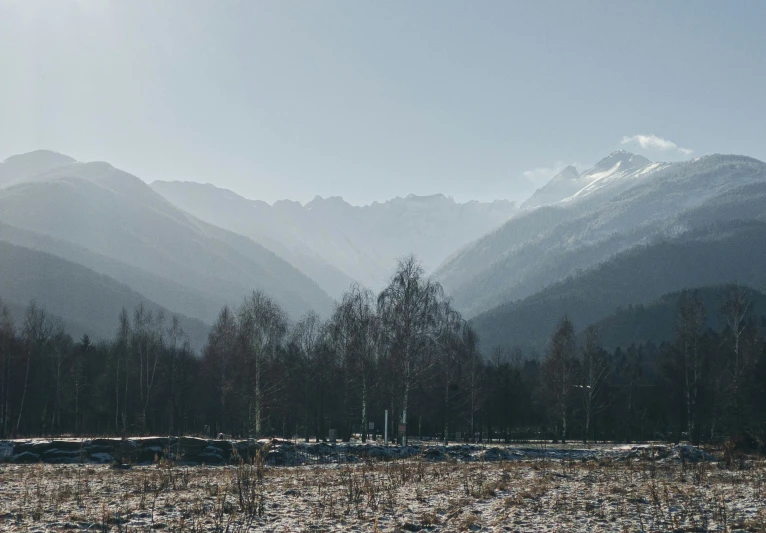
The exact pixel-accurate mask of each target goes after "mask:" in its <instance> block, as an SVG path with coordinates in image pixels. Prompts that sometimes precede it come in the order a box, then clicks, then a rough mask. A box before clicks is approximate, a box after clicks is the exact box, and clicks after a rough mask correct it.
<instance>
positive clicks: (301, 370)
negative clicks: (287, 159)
mask: <svg viewBox="0 0 766 533" xmlns="http://www.w3.org/2000/svg"><path fill="white" fill-rule="evenodd" d="M721 294H722V297H721V301H720V302H718V304H717V305H716V306H714V307H713V308H711V306H710V304H708V305H705V304H704V303H703V299H701V298H700V297H699V294H698V293H697V292H695V291H684V292H683V293H682V294H681V295H680V297H679V299H678V304H677V309H676V310H675V316H674V317H673V324H672V328H673V331H674V339H673V341H672V342H666V343H662V344H660V345H656V344H651V343H649V344H641V345H632V346H629V347H627V348H616V349H614V350H613V351H610V350H607V349H605V348H604V345H603V343H602V340H601V339H602V336H603V335H604V332H602V331H599V328H598V327H596V326H590V327H588V328H587V329H586V330H585V333H584V334H583V335H580V336H578V335H576V330H575V325H574V323H573V320H576V318H577V317H576V316H572V317H566V316H565V317H563V318H561V320H560V321H559V323H558V325H557V327H556V329H555V332H554V334H553V335H552V337H551V338H550V340H549V342H548V347H547V350H546V351H545V353H544V355H543V356H542V357H533V356H532V354H528V353H524V352H523V351H522V350H521V349H520V348H513V347H499V348H497V349H495V350H494V352H493V353H492V354H491V356H490V357H483V356H482V355H481V354H480V351H479V339H478V337H477V334H476V333H475V331H474V330H473V329H472V328H471V326H470V325H469V324H468V323H467V322H466V321H465V320H464V319H463V318H462V317H461V315H460V314H459V313H458V312H457V311H456V310H455V309H454V308H453V306H452V304H451V302H450V299H449V298H447V297H446V296H445V295H444V292H443V290H442V288H441V286H440V285H439V284H438V283H436V282H434V281H433V280H431V279H429V278H427V277H425V275H424V272H423V269H422V268H421V267H420V265H419V263H418V262H417V261H416V260H415V258H414V257H409V258H407V259H405V260H403V261H401V262H400V263H399V265H398V267H397V269H396V271H395V273H394V275H393V276H392V277H391V280H390V282H389V284H388V285H387V287H385V288H384V289H383V290H382V291H381V292H380V294H377V295H375V294H373V293H371V292H370V291H367V290H365V289H362V288H360V287H358V286H352V287H351V288H350V289H349V291H348V292H346V294H345V295H344V296H343V298H342V300H341V301H340V302H339V303H338V304H337V305H336V307H335V309H334V312H333V314H332V316H331V317H330V318H329V319H328V320H326V321H325V320H322V319H320V317H319V316H318V315H315V314H313V313H308V314H306V315H304V316H303V318H302V319H301V320H299V321H298V322H297V323H294V324H290V323H289V321H288V319H287V315H286V313H285V311H284V310H283V309H282V308H281V307H280V305H279V303H278V302H276V301H274V300H273V299H271V298H270V297H269V296H267V295H266V294H264V293H262V292H258V291H256V292H253V293H252V294H251V295H249V296H248V297H247V298H245V299H244V300H243V301H242V303H241V304H240V305H239V307H238V308H236V309H230V308H228V307H225V308H223V309H222V310H221V312H220V314H219V316H218V319H217V321H216V323H215V324H214V326H213V328H212V330H211V332H210V335H209V338H208V342H207V345H206V346H205V348H204V350H203V351H202V353H200V354H197V353H194V351H193V350H192V349H191V348H190V345H189V342H188V339H187V338H186V335H185V334H184V331H183V328H182V327H181V325H180V324H179V321H178V320H177V319H176V318H175V317H169V316H165V315H164V314H163V313H162V312H157V311H155V310H151V309H148V308H146V307H143V306H142V305H140V304H139V305H138V306H137V307H136V308H134V309H132V310H130V311H129V310H123V311H122V313H121V314H120V317H119V318H120V320H119V324H120V325H119V328H118V329H117V331H116V332H115V334H114V337H113V338H112V339H111V340H109V341H98V342H92V341H91V339H90V338H89V337H88V336H87V335H84V336H82V338H80V339H79V340H74V339H72V338H71V337H70V336H69V335H68V334H67V333H66V332H65V330H64V328H63V326H62V324H61V322H60V321H59V320H58V319H57V318H56V317H55V316H53V315H51V314H50V313H48V312H47V311H46V310H45V309H44V308H42V307H41V306H39V305H37V304H36V303H35V302H31V303H30V304H29V306H28V307H27V309H26V310H25V312H24V316H23V320H22V321H21V323H20V324H18V325H16V324H14V321H13V320H12V319H11V314H10V313H9V311H8V309H7V308H6V307H4V306H2V305H1V304H0V437H2V438H12V437H26V436H50V435H65V434H66V435H76V436H86V435H97V434H98V435H106V434H110V435H115V434H116V435H141V434H204V435H210V436H216V435H219V434H225V435H229V436H232V437H262V436H283V437H287V438H301V439H303V438H305V439H313V438H319V439H326V438H328V436H329V435H330V432H331V430H334V433H335V434H336V435H337V436H338V438H341V439H344V440H345V439H350V438H352V436H358V437H360V438H361V440H363V441H365V440H367V439H368V438H370V437H374V438H379V437H380V435H381V434H382V432H383V429H382V428H383V424H384V411H385V410H388V412H389V414H390V415H389V418H388V423H389V430H388V434H389V437H390V438H392V439H397V440H399V439H401V438H407V437H409V438H429V439H438V440H442V441H447V440H466V439H468V440H486V439H502V440H506V441H510V440H519V439H540V438H545V439H554V440H583V441H585V440H588V441H592V440H617V441H626V442H631V441H639V440H654V439H665V440H673V441H677V440H682V439H683V440H686V439H688V440H691V441H694V442H700V441H711V440H719V439H724V438H734V439H736V440H739V441H742V442H747V443H750V444H752V445H755V444H757V443H762V442H763V439H764V434H765V433H766V352H765V348H764V346H765V345H764V340H763V337H762V336H761V331H762V330H763V328H764V323H763V322H762V319H759V318H758V317H757V316H756V315H755V313H754V312H753V306H752V300H751V293H750V292H748V291H747V290H744V289H743V288H742V287H740V286H736V285H733V286H729V287H726V288H725V289H724V290H722V291H721ZM712 314H715V315H716V316H717V318H718V319H717V320H716V321H715V323H716V324H719V325H720V327H718V328H715V329H714V328H711V327H709V325H708V324H710V321H709V320H708V318H709V316H711V315H712Z"/></svg>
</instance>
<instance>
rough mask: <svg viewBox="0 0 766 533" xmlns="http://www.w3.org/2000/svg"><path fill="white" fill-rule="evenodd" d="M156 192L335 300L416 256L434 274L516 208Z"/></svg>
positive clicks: (162, 186) (189, 187)
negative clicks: (286, 265)
mask: <svg viewBox="0 0 766 533" xmlns="http://www.w3.org/2000/svg"><path fill="white" fill-rule="evenodd" d="M152 188H153V189H154V190H155V191H156V192H158V193H159V194H161V195H162V196H164V197H165V198H166V199H167V200H168V201H170V202H171V203H173V204H174V205H176V206H177V207H179V208H180V209H183V210H184V211H186V212H188V213H191V214H192V215H194V216H195V217H197V218H199V219H201V220H204V221H206V222H209V223H210V224H214V225H216V226H219V227H222V228H225V229H228V230H230V231H234V232H237V233H239V234H242V235H245V236H247V237H250V238H251V239H253V240H254V241H256V242H258V243H260V244H262V245H263V246H265V247H267V248H269V249H271V250H274V252H276V253H277V254H279V255H280V256H281V257H283V258H285V259H286V260H288V261H290V262H291V263H292V264H293V265H295V266H296V267H297V268H299V269H300V270H301V271H303V272H305V273H306V274H307V275H308V276H310V277H311V278H312V279H313V280H315V281H316V282H317V283H318V284H319V285H320V286H321V287H322V288H323V289H325V291H327V292H328V293H329V294H330V295H332V296H333V297H339V296H340V295H341V294H342V293H343V291H345V290H346V289H348V287H349V285H350V283H351V282H353V281H356V282H359V283H360V284H362V285H364V286H366V287H368V288H370V289H373V290H375V291H377V290H380V289H381V288H382V287H383V286H384V285H385V283H386V282H387V280H388V277H389V276H390V275H391V273H392V271H393V269H394V267H395V266H396V260H397V259H399V258H401V257H403V256H405V255H407V254H410V253H416V254H417V256H418V259H419V260H420V261H421V262H422V263H423V267H424V268H425V269H426V270H427V271H433V270H434V269H435V268H436V267H437V266H438V265H439V264H441V263H442V262H443V261H444V260H445V259H447V257H448V255H449V254H450V253H452V251H454V250H455V249H457V248H459V247H461V246H464V245H466V244H468V243H470V242H471V241H473V240H475V239H477V238H478V237H480V236H482V235H484V234H485V233H487V232H488V231H490V230H492V229H494V228H496V227H497V226H499V225H500V224H502V223H503V222H505V221H506V220H508V219H509V218H510V217H511V215H512V214H513V213H515V212H516V210H517V207H516V205H515V204H514V203H513V202H508V201H504V200H497V201H494V202H491V203H482V202H476V201H472V202H466V203H457V202H455V201H454V200H453V199H452V198H448V197H446V196H444V195H442V194H435V195H432V196H415V195H409V196H407V197H405V198H401V197H397V198H394V199H392V200H388V201H386V202H382V203H379V202H374V203H372V204H370V205H364V206H353V205H350V204H349V203H347V202H345V201H344V200H343V199H342V198H339V197H330V198H322V197H319V196H317V197H316V198H314V199H313V200H312V201H310V202H308V203H306V204H305V205H301V204H300V203H298V202H291V201H280V202H276V203H274V204H273V205H269V204H267V203H265V202H261V201H257V200H248V199H246V198H243V197H241V196H239V195H237V194H235V193H233V192H232V191H229V190H226V189H220V188H217V187H215V186H213V185H201V184H198V183H190V182H167V181H156V182H154V183H152Z"/></svg>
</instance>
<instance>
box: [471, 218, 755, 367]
mask: <svg viewBox="0 0 766 533" xmlns="http://www.w3.org/2000/svg"><path fill="white" fill-rule="evenodd" d="M763 265H766V224H764V223H762V222H732V223H729V224H723V225H720V226H715V227H711V228H708V229H706V230H697V231H694V232H691V233H690V234H686V235H684V236H683V237H679V238H676V239H671V240H668V241H661V242H658V243H656V244H649V245H646V246H639V247H637V248H635V249H633V250H630V251H627V252H623V253H621V254H619V255H618V256H616V257H615V258H613V259H611V260H609V261H606V262H604V263H602V264H600V265H598V266H596V267H593V268H591V269H588V270H586V271H584V272H581V273H579V274H576V275H573V276H571V277H570V278H568V279H566V280H564V281H561V282H559V283H556V284H554V285H551V286H550V287H548V288H546V289H544V290H542V291H540V292H538V293H537V294H534V295H533V296H530V297H528V298H525V299H522V300H519V301H516V302H512V303H508V304H505V305H502V306H499V307H497V308H495V309H493V310H491V311H488V312H486V313H483V314H481V315H479V316H477V317H475V318H474V319H472V324H473V325H474V327H475V328H476V330H477V332H478V333H479V336H480V338H481V344H482V351H483V352H484V353H490V352H491V351H492V350H493V349H494V348H495V347H497V346H501V345H506V346H513V345H520V346H523V347H525V348H528V349H532V350H534V351H536V352H537V353H543V351H544V350H545V347H546V342H547V340H548V338H549V337H550V335H551V333H552V332H553V330H554V328H555V326H556V322H557V320H558V319H559V318H560V317H561V316H562V315H564V314H567V315H568V316H570V317H571V318H572V320H573V321H574V323H575V325H576V326H577V327H578V328H581V329H582V328H585V327H586V326H588V325H590V324H592V323H594V322H597V321H599V320H601V319H603V318H605V317H607V316H608V315H610V314H612V313H613V312H614V311H616V310H617V308H618V307H626V306H629V305H637V304H649V303H651V302H652V301H654V300H655V299H657V298H659V297H660V296H663V295H664V294H667V293H669V292H674V291H679V290H681V289H684V288H691V287H702V286H706V285H719V284H724V283H733V282H739V283H743V284H745V285H749V286H751V287H754V288H757V289H761V288H763V287H766V269H764V268H763Z"/></svg>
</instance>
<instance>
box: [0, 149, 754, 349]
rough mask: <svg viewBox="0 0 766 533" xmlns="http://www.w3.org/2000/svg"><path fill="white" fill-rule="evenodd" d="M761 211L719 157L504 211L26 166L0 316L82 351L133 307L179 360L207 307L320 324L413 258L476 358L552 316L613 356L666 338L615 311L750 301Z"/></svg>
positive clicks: (575, 175)
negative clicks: (27, 311)
mask: <svg viewBox="0 0 766 533" xmlns="http://www.w3.org/2000/svg"><path fill="white" fill-rule="evenodd" d="M764 205H766V164H764V163H763V162H761V161H758V160H755V159H752V158H749V157H745V156H736V155H711V156H705V157H700V158H696V159H692V160H689V161H684V162H678V163H659V162H651V161H649V160H648V159H646V158H644V157H642V156H640V155H635V154H631V153H628V152H625V151H618V152H614V153H612V154H610V155H609V156H607V157H606V158H604V159H603V160H601V161H599V162H598V163H597V164H596V165H594V166H593V167H592V168H590V169H587V170H585V171H584V172H582V173H580V172H578V170H577V169H575V168H574V167H567V168H565V169H564V170H563V171H562V172H560V173H559V174H558V175H556V176H555V177H553V178H552V179H551V180H550V181H549V182H548V183H547V184H545V185H544V186H543V187H541V188H539V189H538V190H537V191H535V193H534V194H533V195H532V196H531V197H530V198H528V199H527V200H526V201H524V202H523V203H522V204H521V205H520V206H518V207H517V205H516V204H515V203H513V202H509V201H505V200H498V201H495V202H489V203H484V202H466V203H458V202H455V201H454V200H453V199H452V198H449V197H447V196H444V195H441V194H437V195H432V196H414V195H409V196H406V197H397V198H393V199H391V200H388V201H385V202H375V203H372V204H370V205H365V206H353V205H350V204H349V203H347V202H345V201H344V200H343V199H342V198H339V197H330V198H321V197H316V198H315V199H314V200H312V201H310V202H308V203H306V204H305V205H302V204H300V203H298V202H293V201H288V200H283V201H279V202H275V203H274V204H268V203H266V202H262V201H259V200H257V199H247V198H244V197H242V196H240V195H238V194H236V193H234V192H233V191H229V190H226V189H221V188H218V187H215V186H213V185H209V184H198V183H191V182H178V181H155V182H154V183H152V184H151V185H148V184H146V183H145V182H144V181H142V180H141V179H139V178H138V177H136V176H133V175H131V174H129V173H126V172H124V171H121V170H119V169H116V168H114V167H113V166H111V165H109V164H108V163H105V162H90V163H83V162H78V161H76V160H74V159H73V158H71V157H68V156H66V155H62V154H58V153H55V152H50V151H44V150H41V151H37V152H32V153H28V154H22V155H18V156H13V157H10V158H8V159H6V160H5V161H4V162H2V163H0V268H2V269H3V271H2V274H1V275H0V298H2V299H3V300H4V301H5V302H8V303H9V304H10V307H11V309H13V310H14V312H15V314H16V315H17V317H18V315H19V314H20V312H21V311H20V310H21V309H23V307H24V306H25V305H26V303H27V302H28V301H29V300H31V299H35V300H37V301H38V302H40V303H41V304H44V305H45V306H46V307H47V308H48V309H49V310H50V312H51V313H54V314H57V315H59V316H61V317H62V318H63V319H64V320H65V322H66V324H67V327H68V328H69V329H70V330H71V331H73V332H77V333H79V332H88V333H89V334H91V335H93V336H96V337H99V336H100V337H107V336H111V335H112V334H113V333H114V330H115V328H116V326H117V315H118V313H119V309H121V308H122V307H123V306H125V307H128V308H130V307H133V306H135V305H138V304H139V303H144V304H145V305H147V306H150V307H151V308H153V309H156V310H157V311H162V312H164V313H166V314H171V313H172V314H178V315H179V316H180V318H181V320H182V324H183V325H184V328H185V329H186V330H187V334H188V335H189V337H190V341H192V343H193V345H194V347H195V348H196V349H199V348H200V347H201V346H202V345H203V344H204V341H205V338H206V335H207V331H208V329H209V324H211V323H212V322H213V321H214V320H215V317H216V316H217V313H218V312H219V310H220V309H221V307H222V306H223V305H236V304H237V303H239V301H241V299H242V298H243V297H244V296H245V295H246V294H248V293H249V292H250V291H252V290H254V289H260V290H263V291H265V292H266V293H268V294H269V295H271V296H273V297H274V298H275V299H276V300H277V301H279V302H280V303H281V304H282V306H283V307H284V308H285V310H286V312H287V313H288V315H289V316H290V318H291V319H297V318H298V317H300V316H301V315H302V314H303V313H305V312H306V311H308V310H310V309H312V310H315V311H316V312H318V313H319V314H320V315H321V316H328V315H329V313H330V312H331V311H332V309H333V305H334V301H337V300H338V299H339V298H340V296H341V294H342V293H343V291H345V290H347V289H348V288H349V286H350V285H351V284H352V283H355V282H356V283H360V284H361V285H363V286H366V287H368V288H370V289H372V290H375V291H377V290H379V289H380V288H382V287H383V286H384V284H385V283H386V281H387V278H388V276H390V275H391V273H392V271H393V269H394V267H395V264H396V260H397V259H398V258H400V257H402V256H405V255H407V254H409V253H414V254H415V255H416V256H417V257H418V258H419V259H420V260H421V261H422V262H423V265H424V267H425V269H426V271H427V272H429V273H431V274H432V276H433V278H434V279H436V280H437V281H439V282H441V283H442V284H443V286H444V288H445V291H446V293H447V294H448V295H449V296H450V297H451V298H452V301H453V304H454V305H455V307H456V308H457V309H458V310H460V311H461V312H462V313H463V315H464V316H466V317H467V318H469V319H471V321H472V324H473V325H474V327H475V328H476V329H477V331H478V333H479V337H480V339H481V341H480V342H481V348H482V350H483V352H484V353H489V352H491V350H493V349H494V348H495V347H497V346H503V345H519V346H524V347H526V348H527V349H529V350H531V351H534V352H537V353H542V352H543V351H544V350H545V346H546V342H547V339H548V338H549V336H550V333H551V331H552V330H553V328H554V327H555V323H556V322H557V321H558V320H559V319H560V318H561V316H562V315H563V314H565V313H567V314H569V315H570V316H571V317H572V318H573V320H574V322H575V324H576V326H577V327H578V329H582V328H585V327H586V326H587V325H589V324H593V323H597V324H602V325H604V327H607V325H609V327H610V328H614V331H619V332H622V333H620V334H619V335H617V336H616V337H615V335H612V336H611V337H610V336H609V335H606V334H605V341H606V340H608V342H609V343H611V344H610V345H622V344H624V343H625V342H628V341H629V340H630V339H631V338H633V339H636V338H643V337H642V335H643V336H644V337H646V338H650V337H651V338H652V339H655V340H657V339H661V338H664V337H667V331H666V329H667V328H666V329H665V330H663V329H662V328H655V329H656V331H653V332H650V333H649V334H647V335H644V333H640V334H637V333H636V331H640V332H643V331H645V330H646V327H645V325H646V324H647V323H653V322H652V321H651V320H649V321H648V322H647V319H646V315H645V314H641V313H626V312H625V310H626V309H629V310H630V309H644V310H646V309H649V310H650V312H652V313H653V312H654V311H652V310H656V314H657V316H660V315H662V316H665V315H667V313H668V312H669V309H671V308H672V305H673V304H672V302H674V301H675V300H674V299H673V298H675V296H674V295H677V293H678V291H680V290H682V289H684V288H693V287H697V288H700V290H702V291H704V293H705V294H717V293H716V292H715V291H716V290H718V289H716V287H720V286H722V285H723V284H726V283H731V282H739V283H742V284H744V285H747V286H749V287H750V288H751V289H749V290H752V291H753V294H756V295H757V294H760V292H759V291H761V290H762V289H764V288H766V274H764V273H765V272H766V268H763V267H764V266H766V256H764V253H766V252H764V250H766V209H764V207H763V206H764ZM658 302H659V303H658ZM669 302H670V303H669ZM663 313H664V314H663ZM642 321H643V322H642ZM641 324H644V326H642V325H641ZM88 328H90V330H89V329H88ZM650 329H651V328H650ZM655 333H656V334H655Z"/></svg>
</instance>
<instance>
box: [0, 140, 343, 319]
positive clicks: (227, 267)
mask: <svg viewBox="0 0 766 533" xmlns="http://www.w3.org/2000/svg"><path fill="white" fill-rule="evenodd" d="M9 162H10V164H9ZM54 163H55V164H54ZM58 163H63V165H59V164H58ZM0 165H2V166H0V177H1V178H2V179H3V181H2V184H3V185H0V223H1V224H2V225H0V236H4V238H6V239H8V241H10V242H12V243H14V244H16V245H21V246H24V247H28V248H30V249H36V250H40V251H45V252H49V253H54V254H60V255H61V256H62V257H65V258H66V259H67V260H68V261H74V262H76V263H79V264H80V265H83V266H87V267H88V268H92V269H97V271H98V272H100V273H102V274H108V275H110V276H116V277H117V278H119V279H120V280H121V281H122V282H123V283H130V284H131V286H132V287H140V288H141V289H142V290H145V291H146V292H148V293H150V294H144V296H150V297H154V296H156V297H157V298H158V299H159V300H160V301H159V302H157V303H158V304H160V305H163V306H166V307H167V308H168V309H169V311H171V312H177V313H183V314H187V313H189V312H191V313H192V314H194V315H195V316H196V317H198V318H200V319H203V320H205V321H206V322H208V323H211V322H212V320H213V319H214V318H215V315H216V314H217V311H218V310H219V309H220V307H221V306H222V305H224V304H225V303H230V304H236V303H239V302H240V301H241V299H242V298H244V297H245V296H246V295H247V294H248V293H249V292H250V291H252V290H254V289H261V290H263V291H265V292H266V293H268V294H270V295H271V296H272V297H274V298H275V299H277V300H278V301H279V302H280V303H281V304H282V305H283V306H284V308H285V309H286V311H287V312H288V313H289V314H290V316H291V317H293V318H297V317H298V316H300V315H301V314H303V313H305V312H306V311H308V310H310V309H313V310H315V311H317V312H318V313H320V314H325V315H326V314H329V313H330V312H331V310H332V305H333V301H332V299H331V298H330V297H329V296H328V295H327V294H326V293H325V292H324V291H323V290H322V289H320V288H319V287H318V286H317V285H316V284H315V283H314V282H313V281H311V280H310V279H309V278H308V277H306V276H305V275H304V274H302V273H301V272H299V271H298V270H297V269H295V268H294V267H293V266H291V265H290V264H289V263H288V262H286V261H284V260H282V259H281V258H279V257H278V256H277V255H275V254H274V253H273V252H272V251H270V250H268V249H266V248H264V247H262V246H261V245H259V244H257V243H255V242H253V241H252V240H250V239H248V238H246V237H243V236H241V235H237V234H235V233H232V232H229V231H226V230H223V229H221V228H218V227H215V226H212V225H210V224H207V223H205V222H203V221H201V220H199V219H196V218H195V217H193V216H191V215H189V214H188V213H185V212H184V211H182V210H180V209H178V208H177V207H175V206H173V205H172V204H170V203H169V202H168V201H167V200H165V199H164V198H163V197H161V196H160V195H159V194H157V193H155V192H154V191H153V190H152V189H151V188H150V187H149V186H148V185H147V184H145V183H144V182H143V181H141V180H140V179H138V178H137V177H135V176H132V175H130V174H128V173H126V172H122V171H120V170H118V169H116V168H114V167H112V166H111V165H109V164H107V163H104V162H92V163H79V162H72V160H71V158H66V156H61V155H60V154H51V153H48V152H44V151H42V152H33V153H31V154H24V155H21V156H15V157H13V158H9V159H8V160H6V161H5V162H4V163H2V164H0ZM25 172H26V174H25ZM0 296H2V294H0ZM41 303H43V304H44V303H45V302H41ZM50 303H51V305H55V304H57V302H50ZM115 321H116V317H115ZM115 323H116V322H115Z"/></svg>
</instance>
